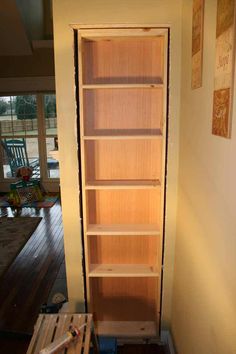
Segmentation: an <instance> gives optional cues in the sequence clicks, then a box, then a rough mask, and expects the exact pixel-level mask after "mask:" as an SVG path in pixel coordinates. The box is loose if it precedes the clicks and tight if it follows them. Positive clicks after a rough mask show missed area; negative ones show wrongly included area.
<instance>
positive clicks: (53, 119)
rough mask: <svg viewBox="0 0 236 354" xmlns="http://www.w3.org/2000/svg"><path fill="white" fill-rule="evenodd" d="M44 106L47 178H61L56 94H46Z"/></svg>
mask: <svg viewBox="0 0 236 354" xmlns="http://www.w3.org/2000/svg"><path fill="white" fill-rule="evenodd" d="M43 105H44V127H45V129H44V130H45V141H46V156H47V177H48V178H59V176H60V175H59V161H58V138H57V114H56V96H55V95H54V94H45V95H44V97H43Z"/></svg>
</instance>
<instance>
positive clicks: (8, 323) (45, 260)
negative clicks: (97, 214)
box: [0, 202, 64, 334]
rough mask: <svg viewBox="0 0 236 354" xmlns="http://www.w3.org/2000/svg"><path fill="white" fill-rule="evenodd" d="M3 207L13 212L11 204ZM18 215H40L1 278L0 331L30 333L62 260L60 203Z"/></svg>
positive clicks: (24, 211) (8, 211) (8, 212)
mask: <svg viewBox="0 0 236 354" xmlns="http://www.w3.org/2000/svg"><path fill="white" fill-rule="evenodd" d="M5 211H6V212H7V214H8V216H12V213H11V210H10V208H7V209H6V210H5ZM2 212H3V210H2ZM21 216H32V217H33V216H42V217H43V219H42V220H41V222H40V223H39V225H38V227H37V229H36V230H35V232H34V233H33V235H32V236H31V237H30V239H29V241H28V242H27V243H26V245H25V247H24V248H23V249H22V251H21V252H20V254H19V255H18V256H17V258H16V259H15V261H14V262H13V263H12V264H11V266H10V268H9V269H8V271H7V272H6V273H5V274H4V276H3V277H2V278H1V279H0V304H1V306H0V332H1V333H4V332H8V333H18V334H19V333H21V334H32V333H33V328H34V323H35V322H36V319H37V316H38V314H39V311H40V307H41V305H42V304H43V303H45V302H47V299H48V295H49V293H50V289H51V287H52V286H53V284H54V281H55V279H56V277H57V273H58V271H59V269H60V266H61V264H62V262H63V261H64V244H63V228H62V217H61V206H60V203H59V202H57V203H56V204H55V205H54V206H53V207H52V208H48V209H46V208H45V209H43V208H42V209H39V210H36V209H34V208H23V209H22V214H21ZM21 216H17V217H21Z"/></svg>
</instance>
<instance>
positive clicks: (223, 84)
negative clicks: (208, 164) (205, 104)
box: [212, 0, 235, 138]
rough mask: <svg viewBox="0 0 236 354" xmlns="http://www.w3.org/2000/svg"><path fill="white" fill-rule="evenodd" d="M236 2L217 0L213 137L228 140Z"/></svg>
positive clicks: (230, 117)
mask: <svg viewBox="0 0 236 354" xmlns="http://www.w3.org/2000/svg"><path fill="white" fill-rule="evenodd" d="M234 32H235V0H217V21H216V58H215V76H214V93H213V118H212V134H214V135H218V136H222V137H224V138H229V137H230V129H231V119H232V97H233V80H234V58H235V54H234V51H235V43H234V42H235V33H234Z"/></svg>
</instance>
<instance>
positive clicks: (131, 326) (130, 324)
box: [96, 321, 158, 338]
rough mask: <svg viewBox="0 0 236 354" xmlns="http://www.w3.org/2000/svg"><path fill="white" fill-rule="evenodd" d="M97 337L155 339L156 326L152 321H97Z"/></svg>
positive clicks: (156, 334)
mask: <svg viewBox="0 0 236 354" xmlns="http://www.w3.org/2000/svg"><path fill="white" fill-rule="evenodd" d="M96 330H97V334H98V335H106V336H115V337H119V338H122V337H139V338H142V337H145V338H150V337H152V338H156V337H157V336H158V333H157V326H156V323H155V322H154V321H137V322H134V321H97V322H96Z"/></svg>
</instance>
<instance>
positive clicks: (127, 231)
mask: <svg viewBox="0 0 236 354" xmlns="http://www.w3.org/2000/svg"><path fill="white" fill-rule="evenodd" d="M86 234H87V236H92V235H95V236H96V235H110V236H112V235H118V236H119V235H127V236H132V235H133V236H136V235H137V236H138V235H140V236H145V235H150V236H152V235H154V236H159V235H160V230H159V226H158V225H157V224H112V225H108V224H89V225H88V227H87V231H86Z"/></svg>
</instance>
